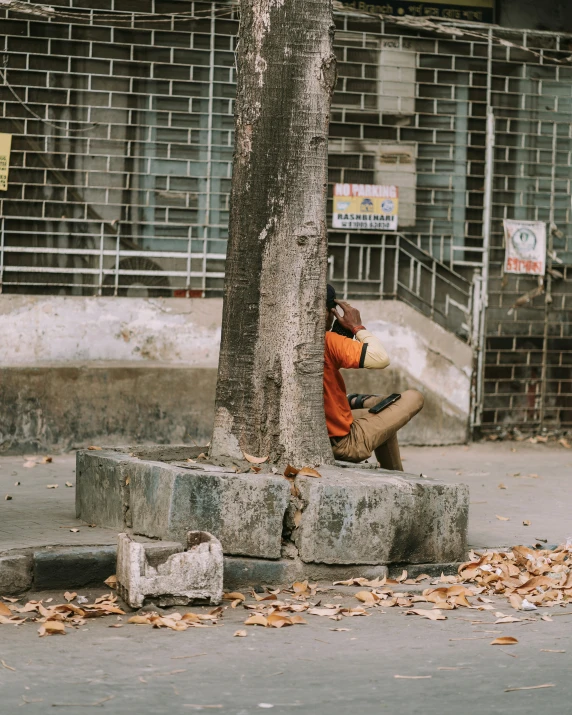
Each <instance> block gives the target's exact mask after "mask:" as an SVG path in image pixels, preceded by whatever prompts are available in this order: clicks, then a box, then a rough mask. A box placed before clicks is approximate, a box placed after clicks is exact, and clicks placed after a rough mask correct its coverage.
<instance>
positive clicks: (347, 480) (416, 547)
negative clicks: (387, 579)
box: [292, 467, 469, 564]
mask: <svg viewBox="0 0 572 715" xmlns="http://www.w3.org/2000/svg"><path fill="white" fill-rule="evenodd" d="M320 472H321V473H322V479H315V478H309V477H300V478H298V479H297V480H296V484H297V486H298V488H299V490H300V492H301V499H302V517H301V522H300V525H299V527H298V528H296V529H294V531H293V533H292V538H293V541H294V543H295V544H296V546H297V548H298V551H299V554H300V558H301V559H302V560H303V561H305V562H318V563H326V564H380V563H386V564H388V563H395V562H397V563H401V562H403V563H430V562H437V563H442V562H450V561H461V560H463V559H464V558H465V554H466V538H467V524H468V513H469V490H468V487H467V486H466V485H464V484H444V483H443V482H438V481H434V480H431V479H421V478H417V477H414V476H412V475H407V474H403V473H401V472H400V473H391V472H387V471H385V470H364V469H351V468H348V469H339V468H337V467H322V468H320Z"/></svg>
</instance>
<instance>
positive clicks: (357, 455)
mask: <svg viewBox="0 0 572 715" xmlns="http://www.w3.org/2000/svg"><path fill="white" fill-rule="evenodd" d="M382 399H383V397H381V396H375V397H370V398H369V399H367V400H365V402H364V408H366V409H363V410H352V414H353V417H354V421H353V424H352V426H351V430H350V433H349V434H348V435H346V436H345V437H341V438H339V441H338V442H336V443H334V444H332V450H333V452H334V456H335V458H336V459H340V460H342V461H344V462H363V461H364V460H365V459H369V457H371V453H372V452H375V456H376V458H377V461H378V462H379V464H380V466H381V467H382V469H391V470H393V471H399V472H402V471H403V465H402V463H401V455H400V454H399V445H398V443H397V431H398V430H400V429H401V428H402V427H403V426H404V425H406V424H407V423H408V422H409V420H410V419H411V418H412V417H415V415H416V414H417V413H418V412H419V411H420V410H421V408H422V407H423V395H422V394H421V393H420V392H417V390H406V391H405V392H404V393H403V394H402V395H401V399H399V400H397V402H394V403H393V405H390V406H389V407H386V408H385V410H382V411H381V412H380V413H379V414H377V415H373V414H372V413H371V412H369V411H368V410H369V408H370V407H373V406H374V405H377V404H378V403H379V402H381V400H382Z"/></svg>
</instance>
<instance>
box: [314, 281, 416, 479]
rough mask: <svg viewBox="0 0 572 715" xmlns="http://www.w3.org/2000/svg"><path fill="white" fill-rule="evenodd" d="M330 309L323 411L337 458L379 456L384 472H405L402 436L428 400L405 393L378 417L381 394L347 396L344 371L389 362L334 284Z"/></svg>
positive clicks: (352, 459)
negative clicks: (399, 439)
mask: <svg viewBox="0 0 572 715" xmlns="http://www.w3.org/2000/svg"><path fill="white" fill-rule="evenodd" d="M326 306H327V313H326V345H325V353H324V408H325V411H326V425H327V427H328V435H329V437H330V442H331V444H332V450H333V452H334V456H335V457H336V459H340V460H342V461H345V462H362V461H363V460H365V459H368V458H369V457H370V456H371V453H372V452H375V456H376V458H377V461H378V462H379V464H380V466H381V467H382V468H383V469H390V470H392V471H400V472H402V471H403V465H402V463H401V455H400V453H399V445H398V443H397V431H398V430H400V429H401V428H402V427H403V426H404V425H406V424H407V423H408V422H409V420H410V419H411V418H412V417H414V416H415V415H416V414H417V413H418V412H419V411H420V410H421V408H422V407H423V395H422V394H421V393H420V392H418V391H417V390H406V391H405V392H404V393H403V394H402V395H401V396H399V397H398V398H397V399H396V400H395V402H393V404H390V405H389V406H388V407H385V408H384V409H382V410H381V411H380V412H378V413H377V414H374V413H372V412H369V410H370V409H371V408H373V407H375V405H378V404H379V403H380V402H381V401H382V400H383V397H382V396H381V395H346V386H345V383H344V379H343V377H342V375H341V373H340V368H356V369H357V368H362V367H364V368H366V369H370V370H382V369H383V368H385V367H387V366H388V365H389V357H388V355H387V352H386V351H385V348H384V347H383V345H382V344H381V342H380V341H379V340H378V338H376V337H375V335H373V333H370V332H369V331H368V330H366V328H365V326H363V325H362V324H361V317H360V314H359V310H357V309H356V308H353V307H352V306H351V305H350V304H349V303H346V302H344V301H341V300H337V299H336V291H335V289H334V288H333V287H332V286H331V285H328V298H327V303H326ZM338 306H339V307H340V308H341V309H342V310H343V315H342V314H340V312H339V310H338ZM334 321H335V324H334ZM332 327H333V330H332ZM354 338H355V339H354Z"/></svg>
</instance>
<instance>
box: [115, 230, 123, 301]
mask: <svg viewBox="0 0 572 715" xmlns="http://www.w3.org/2000/svg"><path fill="white" fill-rule="evenodd" d="M120 252H121V249H120V241H119V226H118V227H117V236H116V237H115V285H114V287H113V295H114V296H117V292H118V290H119V254H120Z"/></svg>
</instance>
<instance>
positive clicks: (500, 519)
mask: <svg viewBox="0 0 572 715" xmlns="http://www.w3.org/2000/svg"><path fill="white" fill-rule="evenodd" d="M495 516H496V518H497V519H498V520H499V521H510V519H509V517H508V516H499V515H498V514H495Z"/></svg>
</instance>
